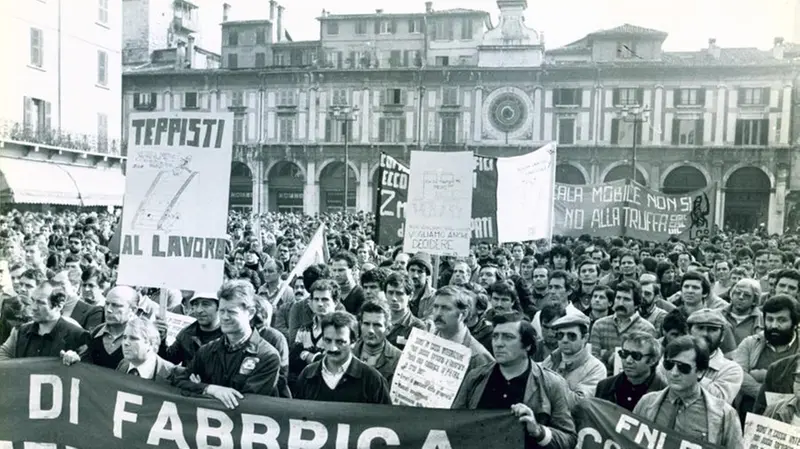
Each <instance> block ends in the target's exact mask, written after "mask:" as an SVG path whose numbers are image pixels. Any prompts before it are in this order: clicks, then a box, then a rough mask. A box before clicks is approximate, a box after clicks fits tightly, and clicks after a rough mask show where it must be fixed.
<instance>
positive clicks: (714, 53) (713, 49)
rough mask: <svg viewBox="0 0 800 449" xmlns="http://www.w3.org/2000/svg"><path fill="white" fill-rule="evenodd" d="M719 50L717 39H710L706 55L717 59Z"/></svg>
mask: <svg viewBox="0 0 800 449" xmlns="http://www.w3.org/2000/svg"><path fill="white" fill-rule="evenodd" d="M720 53H721V50H720V48H719V47H718V46H717V38H715V37H712V38H710V39H709V40H708V54H709V55H711V57H712V58H714V59H719V57H720Z"/></svg>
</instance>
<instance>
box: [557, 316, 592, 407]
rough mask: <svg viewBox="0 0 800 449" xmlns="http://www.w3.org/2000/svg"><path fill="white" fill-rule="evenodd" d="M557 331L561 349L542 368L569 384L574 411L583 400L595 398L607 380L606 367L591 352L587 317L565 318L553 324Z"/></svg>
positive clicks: (568, 397)
mask: <svg viewBox="0 0 800 449" xmlns="http://www.w3.org/2000/svg"><path fill="white" fill-rule="evenodd" d="M550 327H551V328H552V329H553V330H554V331H555V332H556V338H557V339H558V349H556V350H555V351H553V352H552V353H551V354H550V356H548V357H547V358H546V359H545V360H544V362H542V366H543V367H545V368H547V369H551V370H553V371H555V372H557V373H558V374H559V375H561V377H563V378H564V380H566V381H567V386H568V387H569V391H568V392H567V403H568V404H569V408H570V410H572V409H573V407H574V406H575V404H577V403H578V401H580V400H581V399H583V398H590V397H592V396H594V393H595V390H596V388H597V384H598V383H599V382H600V381H601V380H603V379H605V377H606V367H605V365H603V362H601V361H600V360H597V359H596V358H595V357H594V356H593V355H592V354H591V352H590V351H589V348H588V347H587V346H586V344H587V343H588V341H589V318H587V317H586V315H583V314H581V315H569V314H567V315H565V316H563V317H561V318H559V319H557V320H555V321H553V322H552V323H551V324H550Z"/></svg>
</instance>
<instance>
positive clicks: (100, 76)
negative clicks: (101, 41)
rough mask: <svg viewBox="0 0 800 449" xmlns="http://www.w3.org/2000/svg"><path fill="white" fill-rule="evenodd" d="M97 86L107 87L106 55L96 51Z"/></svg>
mask: <svg viewBox="0 0 800 449" xmlns="http://www.w3.org/2000/svg"><path fill="white" fill-rule="evenodd" d="M97 84H99V85H101V86H106V85H108V53H106V52H104V51H102V50H97Z"/></svg>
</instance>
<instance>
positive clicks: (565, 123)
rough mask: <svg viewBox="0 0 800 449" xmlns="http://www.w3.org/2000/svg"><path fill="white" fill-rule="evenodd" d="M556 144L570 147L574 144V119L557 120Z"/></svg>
mask: <svg viewBox="0 0 800 449" xmlns="http://www.w3.org/2000/svg"><path fill="white" fill-rule="evenodd" d="M558 143H563V144H566V145H572V144H574V143H575V119H574V118H562V119H559V120H558Z"/></svg>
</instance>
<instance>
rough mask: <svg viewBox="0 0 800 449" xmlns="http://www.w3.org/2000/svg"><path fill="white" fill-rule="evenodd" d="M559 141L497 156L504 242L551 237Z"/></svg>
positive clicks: (500, 226)
mask: <svg viewBox="0 0 800 449" xmlns="http://www.w3.org/2000/svg"><path fill="white" fill-rule="evenodd" d="M555 168H556V144H555V142H554V143H549V144H547V145H545V146H543V147H541V148H539V149H538V150H536V151H534V152H532V153H528V154H526V155H524V156H515V157H501V158H499V159H497V238H498V240H499V241H500V243H505V242H524V241H529V240H539V239H548V240H549V239H550V238H552V233H553V199H554V196H553V192H554V186H555V182H556V170H555Z"/></svg>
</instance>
